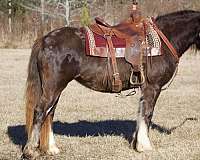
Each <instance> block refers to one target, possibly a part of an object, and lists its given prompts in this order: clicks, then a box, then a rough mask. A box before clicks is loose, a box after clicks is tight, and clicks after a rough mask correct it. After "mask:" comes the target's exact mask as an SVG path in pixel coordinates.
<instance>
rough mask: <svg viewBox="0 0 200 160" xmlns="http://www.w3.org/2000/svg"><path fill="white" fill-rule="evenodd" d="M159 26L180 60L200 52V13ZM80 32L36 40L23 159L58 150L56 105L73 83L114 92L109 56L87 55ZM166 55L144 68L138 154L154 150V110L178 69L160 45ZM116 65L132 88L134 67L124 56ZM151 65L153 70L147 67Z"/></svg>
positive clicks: (167, 18)
mask: <svg viewBox="0 0 200 160" xmlns="http://www.w3.org/2000/svg"><path fill="white" fill-rule="evenodd" d="M155 22H156V24H157V26H158V27H159V29H160V30H161V31H162V32H163V33H164V34H165V35H166V37H167V38H168V40H169V41H170V42H171V44H172V45H173V46H174V48H175V49H176V51H177V52H178V57H179V58H180V57H181V56H182V54H183V53H184V52H185V51H186V50H187V49H188V48H189V47H190V46H192V45H193V46H196V48H197V49H200V12H196V11H179V12H174V13H171V14H167V15H164V16H159V17H157V18H156V21H155ZM80 35H81V33H80V31H79V29H76V28H70V27H64V28H60V29H56V30H54V31H52V32H50V33H48V34H47V35H46V36H44V37H43V38H41V39H39V40H37V41H36V42H35V44H34V46H33V48H32V53H31V57H30V61H29V66H28V78H27V90H26V126H27V132H28V141H27V144H26V146H25V147H24V150H23V157H26V158H34V157H36V156H37V155H38V154H39V152H38V149H40V151H44V152H47V153H50V154H56V153H58V152H59V150H58V148H57V147H56V144H55V141H54V138H53V131H52V121H53V116H54V112H55V109H56V104H57V103H58V100H59V97H60V95H61V93H62V91H63V90H64V89H65V87H66V86H67V84H68V83H69V82H70V81H72V80H73V79H75V80H76V81H78V82H79V83H81V84H83V85H84V86H86V87H88V88H91V89H93V90H96V91H101V92H111V91H112V89H111V88H112V85H111V83H110V80H109V76H108V72H107V71H108V66H107V58H97V57H90V56H86V55H85V53H84V51H85V49H84V47H85V46H84V41H85V40H84V38H83V37H81V36H80ZM162 53H163V55H162V56H155V57H152V64H151V66H150V63H147V64H146V66H145V68H147V69H146V70H145V72H146V77H148V78H147V79H146V81H145V83H144V84H143V85H142V86H141V87H140V88H141V98H140V101H139V111H138V119H137V127H136V131H135V133H134V135H133V143H132V144H133V147H134V148H135V149H136V150H137V151H139V152H142V151H146V150H151V149H152V147H151V143H150V140H149V137H148V130H149V126H150V122H151V119H152V116H153V111H154V106H155V104H156V101H157V98H158V96H159V94H160V92H161V89H162V87H163V86H164V85H165V84H167V83H168V82H169V81H170V79H171V78H172V76H173V74H174V72H175V70H176V66H177V64H176V59H175V57H173V56H172V54H170V50H169V48H168V47H167V46H166V44H165V43H164V42H162ZM117 64H118V68H119V73H120V77H121V80H122V83H123V84H122V85H123V90H128V89H130V88H132V86H131V84H130V82H129V79H130V74H131V65H130V64H128V63H127V62H126V61H125V59H124V58H118V59H117ZM148 66H149V67H148Z"/></svg>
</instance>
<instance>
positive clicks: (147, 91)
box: [133, 84, 161, 152]
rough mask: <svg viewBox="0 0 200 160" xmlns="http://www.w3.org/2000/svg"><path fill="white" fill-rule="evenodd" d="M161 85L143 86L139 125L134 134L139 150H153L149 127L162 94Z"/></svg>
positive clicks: (138, 118)
mask: <svg viewBox="0 0 200 160" xmlns="http://www.w3.org/2000/svg"><path fill="white" fill-rule="evenodd" d="M160 91H161V87H159V86H158V85H149V84H146V85H145V86H143V87H142V88H141V93H142V96H141V98H140V102H139V110H138V117H137V127H136V131H135V133H134V135H133V147H134V148H136V150H137V151H138V152H143V151H147V150H152V146H151V142H150V140H149V135H148V133H149V127H150V122H151V119H152V116H153V111H154V106H155V104H156V101H157V99H158V96H159V94H160Z"/></svg>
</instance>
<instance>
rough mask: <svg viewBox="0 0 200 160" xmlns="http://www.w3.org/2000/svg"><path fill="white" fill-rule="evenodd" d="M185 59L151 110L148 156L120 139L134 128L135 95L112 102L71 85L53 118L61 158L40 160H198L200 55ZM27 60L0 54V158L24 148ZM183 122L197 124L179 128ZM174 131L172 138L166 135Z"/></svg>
mask: <svg viewBox="0 0 200 160" xmlns="http://www.w3.org/2000/svg"><path fill="white" fill-rule="evenodd" d="M190 54H191V51H189V52H188V53H187V54H185V55H184V56H183V58H182V59H181V62H180V65H179V66H180V67H179V72H178V75H177V77H176V78H175V80H174V82H173V83H172V85H171V86H170V88H169V89H168V90H166V91H163V92H162V93H161V96H160V98H159V100H158V103H157V105H156V108H155V113H154V118H153V123H154V128H155V129H152V130H151V131H150V138H151V141H152V143H153V144H154V150H153V151H152V152H147V153H137V152H135V151H134V150H132V149H131V148H129V144H128V141H127V140H126V139H125V138H124V136H127V135H128V134H130V133H131V132H132V130H133V126H134V125H135V119H136V113H137V108H138V98H139V96H140V93H139V92H138V93H137V94H136V95H135V96H133V97H127V98H116V94H106V93H99V92H95V91H92V90H89V89H86V88H85V87H82V86H80V85H79V84H78V83H76V82H75V81H73V82H71V83H70V84H69V86H68V87H67V88H66V89H65V91H64V92H63V94H62V97H61V99H60V101H59V104H58V106H57V110H56V114H55V119H54V122H55V123H54V124H55V132H56V134H55V138H56V141H57V144H58V147H59V148H60V149H61V153H60V154H59V155H57V156H55V157H50V156H44V157H41V158H39V159H57V160H65V159H67V160H77V159H78V160H85V159H88V160H99V159H104V160H130V159H134V160H185V159H187V160H198V159H200V124H199V120H200V97H199V96H200V82H199V77H200V69H199V68H200V63H199V62H200V56H199V55H196V56H192V55H190ZM29 55H30V50H10V49H9V50H3V49H1V50H0V56H1V58H0V75H1V76H0V110H1V111H0V121H1V123H0V159H9V160H15V159H18V158H19V157H20V155H21V146H22V144H24V143H25V141H24V139H25V133H24V123H25V118H24V117H25V108H24V101H23V94H24V89H25V80H26V75H27V74H26V70H27V65H28V59H29ZM127 93H128V92H127ZM187 118H197V120H187V121H186V122H185V123H184V124H183V125H181V126H179V125H180V124H181V123H182V122H184V120H185V119H187ZM176 126H179V127H177V128H175V129H174V130H173V131H172V133H171V134H169V135H168V134H166V133H165V132H167V131H169V129H170V128H173V127H176ZM164 131H165V132H164ZM163 132H164V133H163Z"/></svg>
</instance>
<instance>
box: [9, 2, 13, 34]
mask: <svg viewBox="0 0 200 160" xmlns="http://www.w3.org/2000/svg"><path fill="white" fill-rule="evenodd" d="M8 7H9V9H8V17H9V18H8V24H9V32H10V33H12V19H11V17H12V0H8Z"/></svg>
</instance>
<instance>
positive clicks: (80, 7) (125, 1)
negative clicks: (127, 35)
mask: <svg viewBox="0 0 200 160" xmlns="http://www.w3.org/2000/svg"><path fill="white" fill-rule="evenodd" d="M138 2H139V5H140V7H141V10H142V13H143V15H144V16H157V15H161V14H165V13H169V12H172V11H177V10H184V9H193V10H200V3H199V0H190V1H188V0H138ZM131 4H132V0H0V48H30V47H31V46H32V44H33V42H34V40H35V39H36V38H37V37H40V36H42V35H44V34H45V33H47V32H49V31H51V30H53V29H55V28H58V27H63V26H73V27H80V26H81V25H82V24H83V23H88V22H92V21H93V19H94V17H96V16H99V17H101V18H104V19H105V20H106V21H107V22H109V23H111V24H117V23H119V22H120V21H121V20H123V19H126V18H127V17H128V15H129V10H130V6H131ZM88 20H89V21H88Z"/></svg>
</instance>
